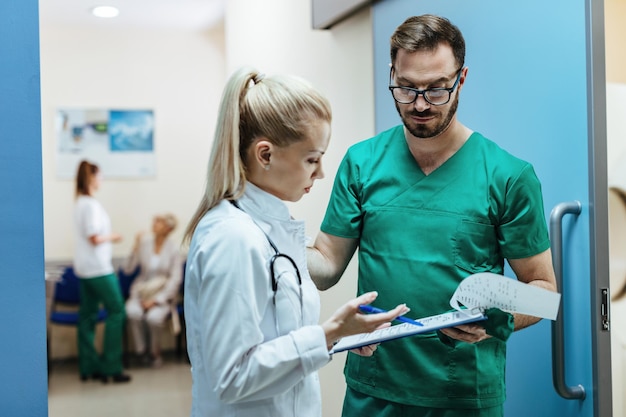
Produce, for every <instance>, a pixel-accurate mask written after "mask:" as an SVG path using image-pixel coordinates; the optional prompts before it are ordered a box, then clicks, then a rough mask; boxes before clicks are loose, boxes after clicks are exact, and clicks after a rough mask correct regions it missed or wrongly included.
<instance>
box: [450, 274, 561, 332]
mask: <svg viewBox="0 0 626 417" xmlns="http://www.w3.org/2000/svg"><path fill="white" fill-rule="evenodd" d="M560 302H561V294H559V293H556V292H552V291H548V290H546V289H544V288H539V287H536V286H534V285H528V284H525V283H523V282H520V281H518V280H516V279H512V278H507V277H505V276H503V275H498V274H492V273H490V272H480V273H478V274H473V275H470V276H469V277H467V278H465V279H464V280H463V281H461V283H460V284H459V286H458V287H457V289H456V291H455V292H454V294H453V295H452V298H451V299H450V305H451V306H452V308H454V309H456V310H460V309H461V306H460V305H459V304H462V305H464V306H465V307H467V308H468V309H470V310H473V309H476V308H478V309H480V310H485V309H488V308H494V307H495V308H499V309H500V310H502V311H507V312H509V313H521V314H528V315H530V316H535V317H541V318H543V319H550V320H556V316H557V314H558V312H559V303H560Z"/></svg>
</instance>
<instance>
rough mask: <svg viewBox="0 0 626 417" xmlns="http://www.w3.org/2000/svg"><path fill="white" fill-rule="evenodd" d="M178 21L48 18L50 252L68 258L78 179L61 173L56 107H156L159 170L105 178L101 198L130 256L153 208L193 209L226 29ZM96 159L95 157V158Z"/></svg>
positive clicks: (44, 89)
mask: <svg viewBox="0 0 626 417" xmlns="http://www.w3.org/2000/svg"><path fill="white" fill-rule="evenodd" d="M223 33H224V32H223V27H222V26H221V25H220V26H219V27H216V28H214V29H212V30H211V31H208V32H202V33H200V32H191V31H189V32H185V31H181V30H157V29H145V28H143V29H136V30H129V29H128V30H122V29H115V30H107V29H105V28H102V27H100V28H88V27H74V28H72V27H69V28H68V27H53V26H42V27H41V105H42V140H43V177H44V178H43V186H44V223H45V254H46V260H47V261H51V260H70V259H71V257H72V251H73V244H74V242H73V236H72V230H73V229H72V210H73V203H74V181H73V180H60V179H58V178H57V176H56V172H57V165H56V147H55V145H56V138H55V132H54V115H55V111H56V109H57V108H59V107H70V108H104V109H108V108H127V109H133V108H139V109H144V108H149V109H153V110H154V113H155V139H154V140H155V154H156V161H157V162H156V163H157V175H156V176H155V177H154V178H147V179H127V180H107V179H106V172H103V175H104V178H105V181H104V182H103V185H102V187H101V190H100V191H99V192H98V194H97V198H98V199H99V200H100V201H101V202H102V203H103V205H104V206H105V207H106V209H107V211H108V212H109V215H110V216H111V221H112V223H113V228H114V229H115V230H116V231H117V232H119V233H122V234H123V235H124V241H123V242H122V243H120V244H119V245H116V246H115V249H114V250H115V252H114V255H115V256H116V257H122V256H125V255H126V254H127V253H128V252H129V250H130V247H131V245H132V242H133V237H134V235H135V234H136V233H137V232H138V231H140V230H146V229H149V228H150V225H151V219H152V216H153V215H154V214H156V213H158V212H163V211H171V212H173V213H174V214H176V215H177V216H178V217H179V219H180V220H181V227H179V228H178V230H176V231H175V237H177V238H180V236H182V229H183V228H184V223H185V222H186V220H187V219H188V218H189V217H190V215H191V213H192V212H193V211H194V210H195V206H196V204H197V201H198V199H199V196H200V194H201V191H202V187H203V184H204V178H205V172H206V163H207V160H208V154H209V149H210V143H211V138H212V135H213V129H214V126H215V115H216V113H217V106H218V103H219V98H220V94H221V90H222V86H223V84H224V80H225V77H226V75H225V70H224V68H225V63H224V62H225V61H224V35H223ZM96 162H97V161H96Z"/></svg>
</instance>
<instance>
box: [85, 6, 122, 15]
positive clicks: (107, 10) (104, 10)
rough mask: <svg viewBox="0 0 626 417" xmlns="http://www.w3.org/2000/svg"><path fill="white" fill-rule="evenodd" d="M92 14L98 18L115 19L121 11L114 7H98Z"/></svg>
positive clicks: (92, 10)
mask: <svg viewBox="0 0 626 417" xmlns="http://www.w3.org/2000/svg"><path fill="white" fill-rule="evenodd" d="M91 14H93V15H94V16H97V17H115V16H117V15H118V14H120V11H119V10H118V9H117V7H113V6H97V7H94V8H93V9H91Z"/></svg>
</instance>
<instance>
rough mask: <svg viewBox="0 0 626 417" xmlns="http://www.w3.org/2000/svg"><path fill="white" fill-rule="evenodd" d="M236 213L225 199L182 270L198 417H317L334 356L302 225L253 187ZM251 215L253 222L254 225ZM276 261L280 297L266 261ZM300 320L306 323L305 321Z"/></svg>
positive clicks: (206, 221) (199, 231)
mask: <svg viewBox="0 0 626 417" xmlns="http://www.w3.org/2000/svg"><path fill="white" fill-rule="evenodd" d="M238 203H239V206H240V207H241V209H242V210H240V209H238V208H236V207H235V206H233V205H232V204H231V203H229V202H228V201H222V202H221V203H220V204H218V205H217V206H216V207H214V208H213V209H211V210H210V211H209V212H208V213H207V214H206V215H205V216H204V217H203V218H202V220H201V221H200V223H199V224H198V226H197V228H196V231H195V232H194V235H193V239H192V241H191V245H190V249H189V253H188V258H187V269H186V274H185V319H186V325H187V344H188V351H189V358H190V361H191V366H192V376H193V387H192V397H193V400H192V409H191V416H192V417H214V416H215V417H217V416H219V417H228V416H237V417H246V416H249V417H281V416H294V417H295V416H297V417H320V416H321V395H320V387H319V379H318V376H317V370H318V369H319V368H321V367H322V366H324V365H325V364H326V363H328V361H329V360H330V355H329V354H328V349H327V346H326V338H325V335H324V332H323V330H322V328H321V326H319V325H318V324H317V323H318V320H319V311H320V306H319V294H318V292H317V289H316V287H315V285H314V284H313V282H312V281H311V278H310V276H309V273H308V270H307V268H306V248H305V235H304V222H302V221H296V220H293V219H291V216H290V215H289V211H288V209H287V206H286V205H285V204H284V203H283V202H282V201H281V200H279V199H278V198H276V197H274V196H272V195H271V194H268V193H266V192H264V191H262V190H261V189H259V188H257V187H256V186H254V185H252V184H250V183H248V184H247V185H246V192H245V195H244V196H243V197H242V198H241V199H239V201H238ZM252 219H254V221H253V220H252ZM261 228H262V229H263V230H264V231H265V232H266V233H267V234H268V235H269V236H270V238H271V239H272V241H273V242H274V243H275V244H276V246H277V248H278V250H279V252H281V253H285V254H288V255H289V256H290V257H291V258H293V260H294V261H295V262H296V263H297V265H298V269H299V271H300V274H301V277H302V294H303V297H302V304H303V306H304V308H303V309H301V307H300V296H299V294H300V288H299V286H298V281H297V277H296V273H295V269H294V268H293V266H292V265H291V264H290V263H289V262H288V261H286V260H284V259H281V258H279V259H278V260H277V261H276V264H275V271H276V276H277V277H278V278H279V279H278V281H279V283H278V290H277V293H276V305H274V303H273V296H274V292H273V290H272V288H271V277H270V265H269V264H270V259H271V257H272V256H273V255H274V253H275V252H274V250H273V249H272V247H271V246H270V244H269V242H268V240H267V238H266V236H265V235H264V234H263V231H262V230H261ZM302 321H303V323H301V322H302Z"/></svg>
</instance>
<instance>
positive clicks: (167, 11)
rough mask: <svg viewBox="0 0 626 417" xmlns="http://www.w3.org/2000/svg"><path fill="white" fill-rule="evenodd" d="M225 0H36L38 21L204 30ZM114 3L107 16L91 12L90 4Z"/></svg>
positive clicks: (218, 16)
mask: <svg viewBox="0 0 626 417" xmlns="http://www.w3.org/2000/svg"><path fill="white" fill-rule="evenodd" d="M225 3H226V0H108V1H107V0H39V21H40V24H41V25H54V26H56V25H62V26H91V27H94V26H97V27H103V28H107V27H110V28H171V29H188V30H204V29H208V28H210V27H212V26H214V25H215V24H217V23H219V22H221V21H222V19H223V17H224V9H225ZM104 5H106V6H115V7H117V8H118V9H119V10H120V14H119V16H117V17H115V18H110V19H103V18H98V17H95V16H93V15H92V14H91V9H92V8H93V7H94V6H104Z"/></svg>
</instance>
